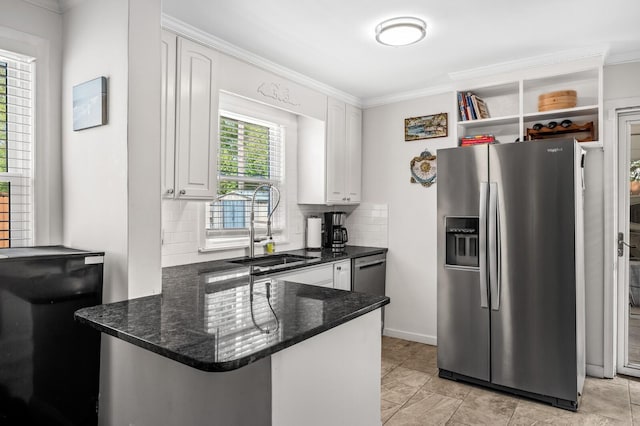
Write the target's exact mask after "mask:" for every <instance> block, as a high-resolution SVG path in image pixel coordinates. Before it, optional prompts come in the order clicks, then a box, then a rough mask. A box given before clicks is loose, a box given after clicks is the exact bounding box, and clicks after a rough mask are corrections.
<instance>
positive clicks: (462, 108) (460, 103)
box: [458, 92, 469, 121]
mask: <svg viewBox="0 0 640 426" xmlns="http://www.w3.org/2000/svg"><path fill="white" fill-rule="evenodd" d="M458 108H459V109H460V121H467V120H468V119H469V118H468V117H467V108H466V102H465V100H464V96H463V95H462V92H458Z"/></svg>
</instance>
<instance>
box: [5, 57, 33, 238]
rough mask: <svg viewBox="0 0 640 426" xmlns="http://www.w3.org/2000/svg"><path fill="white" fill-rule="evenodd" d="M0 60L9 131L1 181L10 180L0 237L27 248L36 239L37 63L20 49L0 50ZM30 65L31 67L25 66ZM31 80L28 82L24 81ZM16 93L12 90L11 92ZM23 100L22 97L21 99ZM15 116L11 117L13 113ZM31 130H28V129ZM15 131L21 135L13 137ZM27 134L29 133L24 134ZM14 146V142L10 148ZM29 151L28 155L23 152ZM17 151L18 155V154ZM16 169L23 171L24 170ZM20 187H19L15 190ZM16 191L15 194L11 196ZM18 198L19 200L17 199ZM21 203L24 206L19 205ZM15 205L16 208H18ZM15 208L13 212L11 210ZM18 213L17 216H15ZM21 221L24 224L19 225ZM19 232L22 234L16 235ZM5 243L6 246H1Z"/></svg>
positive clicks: (7, 129) (6, 127)
mask: <svg viewBox="0 0 640 426" xmlns="http://www.w3.org/2000/svg"><path fill="white" fill-rule="evenodd" d="M12 61H13V62H18V63H19V64H20V65H19V66H18V68H14V67H11V69H12V70H13V72H14V73H16V70H17V75H14V76H10V73H9V68H10V67H9V62H12ZM0 62H2V63H6V65H7V66H6V69H7V73H6V75H5V76H4V77H5V78H6V87H7V91H6V93H4V94H2V95H3V96H6V102H5V103H4V104H5V105H6V111H5V114H6V120H5V123H6V126H5V129H4V130H2V131H4V132H5V133H6V139H5V142H6V144H5V148H6V150H5V154H6V159H7V166H8V168H7V171H6V172H4V171H0V182H6V183H8V191H7V192H8V193H9V197H8V200H7V201H8V211H7V212H3V213H2V214H3V215H4V214H6V215H8V221H5V222H8V224H9V226H8V229H7V230H3V231H2V232H8V235H9V236H8V238H2V239H0V242H4V241H7V242H8V247H25V246H32V245H34V242H35V241H36V238H35V227H36V226H35V210H36V205H35V192H36V191H35V168H36V163H35V144H36V138H35V133H36V120H35V115H36V77H37V74H36V64H35V58H34V57H32V56H29V55H24V54H21V53H17V52H11V51H7V50H3V49H0ZM22 67H28V69H25V68H22ZM22 73H27V74H28V76H29V79H28V80H24V79H23V78H22V77H23V75H22ZM10 78H11V79H16V80H17V81H18V83H19V84H18V85H9V80H10ZM25 81H28V83H23V82H25ZM11 92H13V93H11ZM24 92H28V95H29V96H28V97H25V96H23V95H24ZM10 96H13V97H17V99H18V101H17V102H16V103H14V104H11V103H10V102H9V97H10ZM20 99H22V100H20ZM25 109H26V110H28V112H29V113H28V115H23V112H24V110H25ZM12 115H13V116H14V119H13V120H11V119H10V118H11V116H12ZM25 129H28V132H25ZM11 133H16V134H17V135H22V136H14V137H12V136H11ZM25 135H26V136H25ZM11 145H14V147H13V148H11ZM12 151H14V152H13V155H15V157H13V158H14V161H15V162H17V163H18V166H11V162H10V161H9V160H10V159H11V158H12V157H11V155H12ZM23 152H26V155H25V154H22V153H23ZM16 153H18V154H16ZM17 170H23V171H22V172H20V171H17ZM16 188H18V189H16ZM14 191H17V192H16V193H15V194H14V195H11V194H12V193H13V192H14ZM16 197H17V199H18V201H15V198H16ZM18 206H21V207H18ZM16 207H18V208H17V211H16ZM12 211H13V212H12ZM16 216H17V217H16ZM17 224H22V225H17ZM17 235H19V236H17ZM2 246H4V245H2Z"/></svg>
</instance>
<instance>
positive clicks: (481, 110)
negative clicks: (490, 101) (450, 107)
mask: <svg viewBox="0 0 640 426" xmlns="http://www.w3.org/2000/svg"><path fill="white" fill-rule="evenodd" d="M458 107H459V108H460V120H461V121H469V120H478V119H484V118H489V117H490V115H489V108H488V107H487V103H486V102H485V101H484V100H483V99H482V98H480V97H478V96H477V95H475V94H474V93H472V92H466V93H462V92H458Z"/></svg>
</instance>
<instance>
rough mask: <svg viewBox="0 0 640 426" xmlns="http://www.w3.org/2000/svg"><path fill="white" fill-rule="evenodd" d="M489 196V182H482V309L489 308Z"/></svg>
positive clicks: (480, 220) (480, 250) (480, 219)
mask: <svg viewBox="0 0 640 426" xmlns="http://www.w3.org/2000/svg"><path fill="white" fill-rule="evenodd" d="M488 195H489V184H488V182H480V215H479V218H478V219H479V222H480V229H479V231H480V241H479V244H480V249H479V250H478V254H479V255H480V307H481V308H488V307H489V297H488V294H487V197H488Z"/></svg>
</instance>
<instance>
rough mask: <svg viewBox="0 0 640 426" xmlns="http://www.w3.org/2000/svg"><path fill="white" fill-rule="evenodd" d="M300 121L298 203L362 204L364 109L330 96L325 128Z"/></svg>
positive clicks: (302, 119) (314, 123) (312, 122)
mask: <svg viewBox="0 0 640 426" xmlns="http://www.w3.org/2000/svg"><path fill="white" fill-rule="evenodd" d="M319 124H320V122H318V120H314V119H308V118H306V119H305V118H301V119H300V120H299V122H298V131H299V135H298V136H299V145H298V203H299V204H328V205H336V204H358V203H359V202H360V201H361V198H362V197H361V188H362V111H361V110H360V109H359V108H356V107H354V106H352V105H348V104H345V103H344V102H341V101H338V100H336V99H332V98H329V99H328V102H327V122H326V127H325V128H324V129H322V128H320V126H319Z"/></svg>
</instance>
